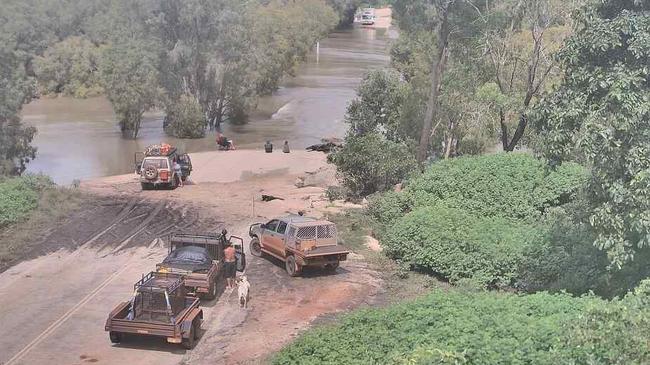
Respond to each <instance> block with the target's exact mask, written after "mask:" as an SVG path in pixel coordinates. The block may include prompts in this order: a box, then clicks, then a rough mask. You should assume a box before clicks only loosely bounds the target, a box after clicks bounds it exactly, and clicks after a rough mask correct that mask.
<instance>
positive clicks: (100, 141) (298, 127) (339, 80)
mask: <svg viewBox="0 0 650 365" xmlns="http://www.w3.org/2000/svg"><path fill="white" fill-rule="evenodd" d="M394 37H395V35H394V34H392V31H386V30H380V29H378V30H375V29H371V28H357V29H353V30H349V31H344V32H336V33H333V34H331V36H330V37H329V38H327V39H324V40H323V41H321V42H320V57H319V59H318V62H316V54H315V51H314V52H313V53H312V54H310V55H309V56H308V59H307V62H305V63H304V64H302V65H301V66H300V67H299V68H298V69H297V71H296V76H295V77H290V78H287V79H286V80H285V81H284V82H283V84H282V86H281V87H280V89H279V90H277V91H276V92H275V93H273V95H271V96H268V97H263V98H261V99H260V100H259V103H258V108H257V110H256V111H255V112H254V113H253V114H252V115H251V118H250V121H249V123H248V124H245V125H241V126H234V125H228V124H226V125H225V126H224V130H225V134H226V135H227V136H228V137H229V138H232V139H233V140H234V141H235V143H236V145H237V147H238V148H261V146H262V144H263V142H264V141H266V140H272V141H274V142H275V144H276V145H280V144H281V143H282V141H284V140H288V141H289V143H290V144H291V146H292V148H294V149H295V148H304V147H306V146H308V145H311V144H314V143H317V142H318V141H319V140H320V139H321V138H323V137H330V136H339V137H340V136H343V135H344V134H345V129H346V126H345V124H344V123H343V116H344V114H345V108H346V107H347V104H348V102H349V101H350V100H351V99H352V98H353V97H354V95H355V89H356V87H357V85H358V83H359V79H360V77H361V76H362V75H363V73H364V72H365V71H367V70H369V69H373V68H378V67H383V66H385V65H386V64H387V63H388V61H389V58H388V55H387V44H388V41H389V39H390V38H394ZM23 120H24V121H25V122H26V123H29V124H32V125H34V126H36V127H37V128H38V134H37V136H36V137H35V140H34V144H35V145H36V146H37V147H38V156H37V158H36V160H34V161H33V162H31V163H30V164H29V166H28V171H31V172H43V173H46V174H48V175H50V176H52V177H53V179H54V180H55V181H56V182H57V183H60V184H67V183H70V182H71V181H72V180H73V179H88V178H92V177H99V176H107V175H115V174H123V173H128V172H130V171H131V170H132V166H133V154H134V153H135V152H136V151H141V150H142V149H144V147H145V146H147V145H149V144H152V143H158V142H161V141H167V142H170V143H173V144H176V145H178V146H179V147H180V149H181V150H184V151H187V152H200V151H210V150H214V149H215V145H214V135H213V133H209V134H208V135H207V136H206V137H205V138H202V139H195V140H177V139H175V138H170V137H168V136H166V135H165V134H164V132H163V131H162V127H161V126H162V114H161V113H156V112H153V113H147V114H146V115H145V117H144V120H143V123H142V129H141V131H140V134H139V138H138V140H136V141H132V140H125V139H122V138H121V134H120V132H119V129H118V128H117V126H116V123H115V116H114V114H113V111H112V109H111V106H110V103H109V102H108V101H107V100H106V99H105V98H91V99H85V100H75V99H70V98H57V99H41V100H37V101H35V102H33V103H31V104H29V105H27V106H25V108H24V111H23Z"/></svg>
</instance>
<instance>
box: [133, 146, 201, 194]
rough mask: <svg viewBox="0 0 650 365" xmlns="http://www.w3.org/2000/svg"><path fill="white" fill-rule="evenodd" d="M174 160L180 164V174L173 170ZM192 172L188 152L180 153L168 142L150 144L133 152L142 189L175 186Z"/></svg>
mask: <svg viewBox="0 0 650 365" xmlns="http://www.w3.org/2000/svg"><path fill="white" fill-rule="evenodd" d="M174 161H176V162H178V164H179V165H180V166H181V174H180V175H178V174H177V173H176V171H174ZM191 172H192V160H191V159H190V156H189V155H188V154H180V153H178V151H177V150H176V147H174V146H170V145H168V144H160V145H151V146H149V147H147V148H146V149H145V151H144V152H137V153H136V154H135V173H136V174H138V175H140V185H142V190H149V189H153V188H156V187H159V186H165V187H169V188H172V189H173V188H176V187H177V186H178V185H180V182H181V181H185V180H186V179H187V177H188V176H190V173H191Z"/></svg>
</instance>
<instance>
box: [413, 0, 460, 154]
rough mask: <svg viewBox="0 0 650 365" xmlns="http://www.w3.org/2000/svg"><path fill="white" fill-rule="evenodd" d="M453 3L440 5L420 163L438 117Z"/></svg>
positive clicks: (420, 146)
mask: <svg viewBox="0 0 650 365" xmlns="http://www.w3.org/2000/svg"><path fill="white" fill-rule="evenodd" d="M452 3H453V1H445V2H444V4H442V5H440V7H439V9H438V11H439V17H440V19H439V23H438V26H437V30H436V36H437V42H436V54H435V56H434V58H433V64H432V65H431V91H430V94H429V100H428V101H427V110H426V113H425V115H424V122H423V124H422V135H421V136H420V144H419V146H418V155H417V158H418V162H424V160H426V158H427V152H428V150H429V141H430V138H431V131H432V128H433V121H434V120H435V119H437V117H438V98H439V96H440V84H441V81H442V76H443V74H444V71H445V59H446V55H447V46H448V42H449V18H448V15H449V8H450V6H451V5H452Z"/></svg>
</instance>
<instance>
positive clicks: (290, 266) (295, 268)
mask: <svg viewBox="0 0 650 365" xmlns="http://www.w3.org/2000/svg"><path fill="white" fill-rule="evenodd" d="M285 268H286V269H287V274H289V276H292V277H295V276H298V275H300V271H301V270H302V267H300V265H298V263H297V262H296V258H295V257H294V256H293V255H289V256H287V261H286V262H285Z"/></svg>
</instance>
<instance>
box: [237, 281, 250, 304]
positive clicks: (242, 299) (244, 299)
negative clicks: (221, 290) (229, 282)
mask: <svg viewBox="0 0 650 365" xmlns="http://www.w3.org/2000/svg"><path fill="white" fill-rule="evenodd" d="M250 288H251V284H250V283H249V282H248V279H246V276H243V275H242V276H241V277H240V278H239V284H237V297H238V298H239V306H240V307H244V308H248V291H249V290H250Z"/></svg>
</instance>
